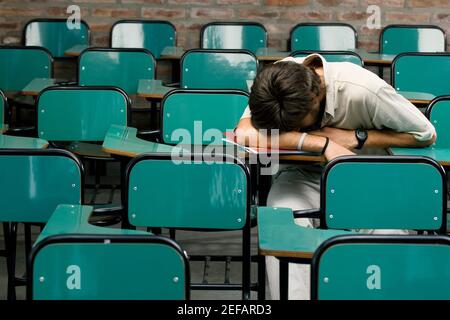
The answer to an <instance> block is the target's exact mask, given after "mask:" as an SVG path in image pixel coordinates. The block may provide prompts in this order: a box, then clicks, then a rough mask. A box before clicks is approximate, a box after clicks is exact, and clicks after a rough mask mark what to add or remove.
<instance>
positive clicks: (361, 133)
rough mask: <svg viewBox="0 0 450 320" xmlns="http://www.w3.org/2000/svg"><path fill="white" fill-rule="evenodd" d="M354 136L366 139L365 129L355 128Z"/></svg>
mask: <svg viewBox="0 0 450 320" xmlns="http://www.w3.org/2000/svg"><path fill="white" fill-rule="evenodd" d="M356 136H357V137H358V139H361V140H365V139H367V131H365V130H357V131H356Z"/></svg>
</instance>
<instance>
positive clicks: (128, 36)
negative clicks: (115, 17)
mask: <svg viewBox="0 0 450 320" xmlns="http://www.w3.org/2000/svg"><path fill="white" fill-rule="evenodd" d="M175 44H176V30H175V26H174V25H173V24H172V23H170V22H169V21H156V20H155V21H152V20H150V21H147V20H119V21H117V22H116V23H114V25H113V26H112V28H111V48H142V49H147V50H148V51H150V52H151V53H152V54H153V55H154V57H155V59H159V58H160V57H161V52H162V51H163V49H164V48H165V47H174V46H175Z"/></svg>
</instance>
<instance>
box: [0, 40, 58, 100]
mask: <svg viewBox="0 0 450 320" xmlns="http://www.w3.org/2000/svg"><path fill="white" fill-rule="evenodd" d="M52 77H53V58H52V56H51V54H50V52H49V51H48V50H46V49H44V48H39V47H21V46H0V89H1V90H2V91H3V92H5V93H9V92H19V91H22V89H23V88H25V86H26V85H27V84H28V83H30V82H31V80H33V79H36V78H52Z"/></svg>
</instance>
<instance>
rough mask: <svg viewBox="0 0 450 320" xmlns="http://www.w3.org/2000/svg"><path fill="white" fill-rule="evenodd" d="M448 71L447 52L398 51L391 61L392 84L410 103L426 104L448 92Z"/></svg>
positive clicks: (449, 90)
mask: <svg viewBox="0 0 450 320" xmlns="http://www.w3.org/2000/svg"><path fill="white" fill-rule="evenodd" d="M449 73H450V53H413V52H410V53H402V54H400V55H398V56H397V57H396V58H395V59H394V61H393V63H392V75H391V78H392V85H393V87H394V88H395V89H396V90H397V91H398V92H399V93H400V94H402V95H403V96H404V97H405V98H407V99H409V100H411V101H412V102H413V103H416V104H420V105H422V106H423V105H425V106H426V105H428V103H429V102H430V101H431V100H433V99H434V98H435V97H437V96H441V95H446V94H449V93H450V83H449V82H448V81H447V78H446V75H448V74H449Z"/></svg>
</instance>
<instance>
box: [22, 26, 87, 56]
mask: <svg viewBox="0 0 450 320" xmlns="http://www.w3.org/2000/svg"><path fill="white" fill-rule="evenodd" d="M71 27H72V25H71V23H70V21H68V20H67V19H34V20H31V21H29V22H28V23H27V24H26V25H25V27H24V30H23V41H24V45H25V46H39V47H43V48H46V49H47V50H48V51H50V53H51V55H52V56H53V57H54V58H58V59H62V58H67V56H65V52H66V51H67V49H69V48H71V47H73V46H75V45H86V46H87V45H89V41H90V29H89V26H88V24H87V23H86V22H84V21H82V20H81V21H80V22H79V26H73V28H71ZM77 27H78V28H77Z"/></svg>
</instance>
